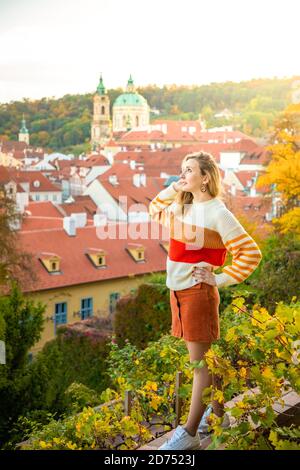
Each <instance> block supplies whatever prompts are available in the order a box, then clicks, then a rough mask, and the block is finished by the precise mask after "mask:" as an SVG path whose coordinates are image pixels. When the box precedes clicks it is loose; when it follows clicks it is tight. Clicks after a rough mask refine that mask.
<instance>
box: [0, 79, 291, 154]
mask: <svg viewBox="0 0 300 470" xmlns="http://www.w3.org/2000/svg"><path fill="white" fill-rule="evenodd" d="M293 80H294V78H289V79H280V80H279V79H261V80H251V81H247V82H241V83H233V82H225V83H212V84H210V85H202V86H196V85H195V86H192V87H187V86H176V85H173V86H163V87H161V88H160V87H157V86H155V85H149V86H147V87H143V88H138V92H139V93H141V94H142V95H143V96H144V97H145V98H146V99H147V100H148V102H149V104H150V107H151V108H157V109H159V110H160V111H161V115H160V116H159V118H163V119H184V120H186V119H187V120H190V119H197V118H198V116H199V113H202V114H203V116H204V117H205V118H206V119H207V125H208V127H214V126H220V125H223V124H228V121H226V120H220V119H217V118H215V117H214V114H215V113H216V112H218V111H220V110H222V109H224V108H229V109H230V110H231V111H232V112H233V113H235V114H234V116H233V118H232V119H231V120H230V124H231V123H232V124H234V125H235V126H236V127H237V128H240V129H241V130H242V131H244V132H246V133H247V132H249V133H250V134H252V135H257V136H259V135H264V134H265V133H266V132H267V131H269V130H270V129H272V125H273V121H274V118H275V115H276V114H277V113H278V112H279V111H281V110H283V109H284V108H285V106H286V105H287V103H288V102H289V101H290V93H291V85H292V82H293ZM121 93H122V90H121V89H120V88H118V89H110V90H108V95H109V98H110V103H111V110H112V105H113V102H114V100H115V99H116V98H117V96H118V95H120V94H121ZM92 106H93V94H91V93H88V94H85V95H65V96H63V97H62V98H60V99H54V98H42V99H41V100H35V101H31V100H29V99H24V100H23V101H15V102H11V103H6V104H0V137H1V136H6V137H8V138H9V139H10V140H17V135H18V132H19V128H20V123H21V119H22V114H23V113H24V114H25V118H26V124H27V127H28V130H29V132H30V141H31V143H32V144H33V145H39V146H44V147H48V148H50V149H52V150H53V151H55V150H56V151H57V150H60V151H64V152H73V150H74V151H75V152H78V151H79V148H80V147H78V148H77V146H82V145H83V146H84V145H85V144H88V143H89V141H90V125H91V120H92ZM155 118H156V116H155ZM76 154H77V153H76Z"/></svg>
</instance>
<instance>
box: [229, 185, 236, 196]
mask: <svg viewBox="0 0 300 470" xmlns="http://www.w3.org/2000/svg"><path fill="white" fill-rule="evenodd" d="M230 192H231V194H232V196H236V184H235V183H231V189H230Z"/></svg>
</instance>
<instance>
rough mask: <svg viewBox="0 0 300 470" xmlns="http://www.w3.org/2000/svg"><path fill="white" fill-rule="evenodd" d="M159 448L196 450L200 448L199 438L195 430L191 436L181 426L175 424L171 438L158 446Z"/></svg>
mask: <svg viewBox="0 0 300 470" xmlns="http://www.w3.org/2000/svg"><path fill="white" fill-rule="evenodd" d="M158 449H159V450H196V449H200V438H199V434H198V433H197V432H196V435H195V436H191V435H190V434H189V433H188V432H187V431H186V430H185V429H184V428H183V427H182V426H177V428H176V429H175V431H174V432H173V434H172V437H171V439H169V440H168V441H167V442H165V443H164V444H163V445H162V446H160V447H159V448H158Z"/></svg>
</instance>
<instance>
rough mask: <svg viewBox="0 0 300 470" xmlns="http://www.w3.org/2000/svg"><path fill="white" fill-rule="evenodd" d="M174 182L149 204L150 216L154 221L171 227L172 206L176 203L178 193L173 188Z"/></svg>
mask: <svg viewBox="0 0 300 470" xmlns="http://www.w3.org/2000/svg"><path fill="white" fill-rule="evenodd" d="M173 185H174V182H173V183H171V184H170V186H168V187H167V188H166V189H163V190H162V191H161V192H160V193H158V195H157V196H156V197H155V198H154V199H153V200H152V201H151V202H150V204H149V214H150V217H151V219H152V220H154V221H156V222H159V223H160V224H162V225H164V226H165V227H169V221H170V205H171V204H172V203H173V202H174V200H175V197H176V194H177V191H176V190H175V189H174V188H173Z"/></svg>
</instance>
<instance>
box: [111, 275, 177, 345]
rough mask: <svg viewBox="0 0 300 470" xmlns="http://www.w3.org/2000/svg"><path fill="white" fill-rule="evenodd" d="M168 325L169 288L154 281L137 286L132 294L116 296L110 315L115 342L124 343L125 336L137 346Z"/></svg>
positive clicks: (161, 333) (153, 336)
mask: <svg viewBox="0 0 300 470" xmlns="http://www.w3.org/2000/svg"><path fill="white" fill-rule="evenodd" d="M170 328H171V311H170V301H169V289H168V288H167V287H166V286H165V284H161V283H160V280H158V282H154V283H151V284H150V283H149V284H143V285H141V286H139V288H138V291H137V293H136V294H135V295H134V296H132V297H124V298H122V299H120V300H119V302H118V304H117V309H116V313H115V318H114V332H115V335H116V340H117V343H118V344H119V345H120V346H124V345H125V340H126V339H128V340H129V341H130V343H131V344H133V345H136V346H137V347H138V348H141V349H142V348H145V347H146V346H147V344H148V342H149V341H156V340H158V339H159V337H160V336H161V335H163V334H165V333H168V332H169V331H170Z"/></svg>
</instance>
